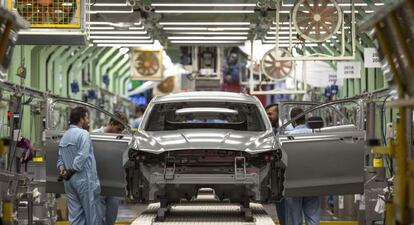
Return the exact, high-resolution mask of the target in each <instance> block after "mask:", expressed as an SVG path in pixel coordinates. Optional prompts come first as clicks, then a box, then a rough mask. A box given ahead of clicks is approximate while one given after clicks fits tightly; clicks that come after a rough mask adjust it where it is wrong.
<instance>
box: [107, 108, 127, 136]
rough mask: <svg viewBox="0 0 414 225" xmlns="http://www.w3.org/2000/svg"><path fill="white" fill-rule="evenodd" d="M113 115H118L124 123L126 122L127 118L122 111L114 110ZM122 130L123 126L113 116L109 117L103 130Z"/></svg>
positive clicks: (112, 131) (109, 131) (114, 131)
mask: <svg viewBox="0 0 414 225" xmlns="http://www.w3.org/2000/svg"><path fill="white" fill-rule="evenodd" d="M114 115H115V116H116V117H118V118H119V119H120V120H121V121H122V122H123V123H124V124H128V118H127V117H126V115H125V114H124V113H122V112H117V111H116V112H114ZM123 130H125V126H124V125H123V124H122V123H121V122H120V121H118V120H116V119H115V118H111V119H110V120H109V123H108V125H107V126H106V130H105V132H108V133H121V132H122V131H123Z"/></svg>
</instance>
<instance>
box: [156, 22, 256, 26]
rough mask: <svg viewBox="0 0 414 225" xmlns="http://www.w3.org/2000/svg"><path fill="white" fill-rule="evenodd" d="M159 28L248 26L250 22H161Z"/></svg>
mask: <svg viewBox="0 0 414 225" xmlns="http://www.w3.org/2000/svg"><path fill="white" fill-rule="evenodd" d="M160 25H161V26H166V25H167V26H168V25H173V26H177V25H178V26H194V25H195V26H199V25H229V26H243V25H250V22H161V23H160Z"/></svg>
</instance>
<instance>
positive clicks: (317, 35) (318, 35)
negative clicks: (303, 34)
mask: <svg viewBox="0 0 414 225" xmlns="http://www.w3.org/2000/svg"><path fill="white" fill-rule="evenodd" d="M315 28H316V29H315V35H316V39H318V40H319V39H320V38H321V26H320V22H319V21H318V22H316V24H315Z"/></svg>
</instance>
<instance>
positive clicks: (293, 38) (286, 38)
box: [265, 35, 337, 41]
mask: <svg viewBox="0 0 414 225" xmlns="http://www.w3.org/2000/svg"><path fill="white" fill-rule="evenodd" d="M331 38H333V39H337V37H336V36H335V35H334V36H332V37H331ZM265 39H267V40H275V36H273V37H269V36H267V35H266V36H265ZM295 39H296V37H292V41H293V40H295ZM279 40H289V36H279Z"/></svg>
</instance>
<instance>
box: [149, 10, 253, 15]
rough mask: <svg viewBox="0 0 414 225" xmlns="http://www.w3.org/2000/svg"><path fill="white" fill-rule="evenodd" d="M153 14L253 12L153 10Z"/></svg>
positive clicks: (240, 11) (239, 11)
mask: <svg viewBox="0 0 414 225" xmlns="http://www.w3.org/2000/svg"><path fill="white" fill-rule="evenodd" d="M155 13H199V14H205V13H254V10H155Z"/></svg>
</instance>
